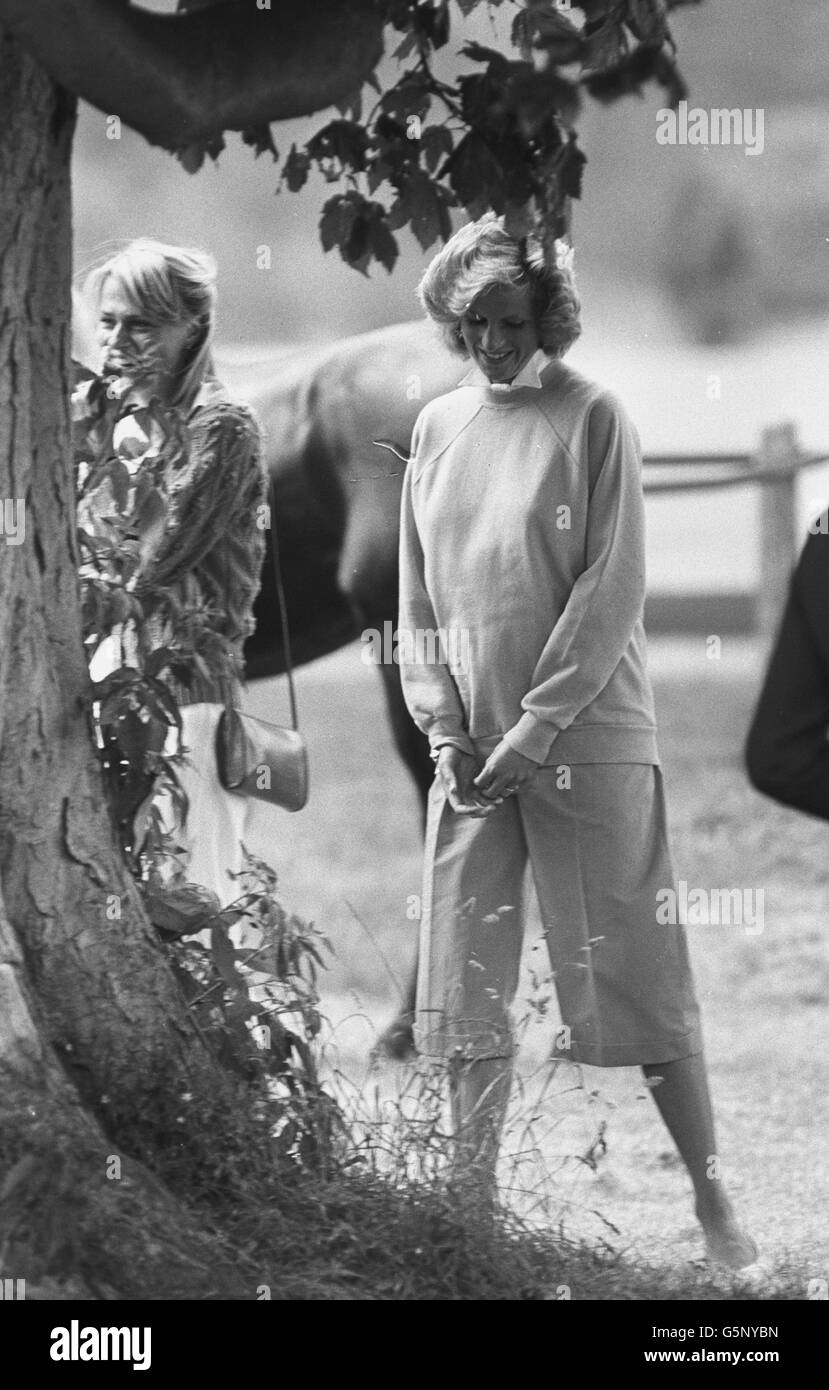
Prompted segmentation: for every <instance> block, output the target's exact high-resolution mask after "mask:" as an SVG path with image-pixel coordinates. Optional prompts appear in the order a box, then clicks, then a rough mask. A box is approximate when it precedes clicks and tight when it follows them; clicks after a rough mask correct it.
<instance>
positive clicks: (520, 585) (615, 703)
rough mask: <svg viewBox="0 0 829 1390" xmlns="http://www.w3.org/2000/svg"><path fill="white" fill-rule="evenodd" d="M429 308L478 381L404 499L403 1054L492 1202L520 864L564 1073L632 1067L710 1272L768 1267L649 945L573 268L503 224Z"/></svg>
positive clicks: (630, 484)
mask: <svg viewBox="0 0 829 1390" xmlns="http://www.w3.org/2000/svg"><path fill="white" fill-rule="evenodd" d="M420 297H421V301H422V303H423V305H424V307H425V309H426V312H427V313H428V314H429V316H430V317H431V318H432V319H433V320H434V321H435V322H436V323H437V324H438V325H439V326H440V327H441V329H442V331H443V333H444V335H445V337H446V339H447V341H448V343H449V345H450V347H451V348H452V349H453V350H454V351H456V352H457V353H458V354H459V355H460V356H462V357H465V358H468V359H471V370H470V371H469V372H468V374H467V375H466V376H464V378H463V380H462V381H461V383H460V385H459V386H458V387H457V389H456V390H454V391H451V392H449V393H448V394H447V395H445V396H441V397H439V398H438V399H436V400H433V401H431V402H430V403H429V404H428V405H427V406H426V407H425V408H424V410H423V411H422V412H421V414H420V416H419V417H418V420H417V424H416V426H415V432H414V436H413V443H412V457H411V460H410V462H409V466H408V468H407V471H406V477H405V481H404V487H403V498H402V524H401V552H400V594H401V598H400V615H399V630H400V639H399V640H400V647H399V654H400V666H401V675H402V679H403V688H404V692H405V696H406V701H407V704H408V707H409V710H410V712H411V714H412V717H413V719H414V720H415V722H416V724H417V725H418V727H419V728H420V729H421V730H422V731H423V732H424V733H425V734H426V735H427V736H428V738H429V741H430V744H431V747H432V755H433V757H434V759H435V761H436V764H437V766H436V775H435V781H434V784H433V786H432V789H431V792H430V797H429V810H428V824H427V833H426V850H425V872H424V893H423V914H422V936H421V948H420V970H419V977H418V999H417V1012H416V1016H415V1022H416V1027H415V1035H416V1040H417V1044H418V1048H419V1050H420V1051H421V1052H422V1053H424V1054H425V1055H430V1056H434V1057H440V1058H444V1059H447V1060H449V1059H454V1062H455V1065H454V1066H453V1067H452V1068H451V1074H452V1075H453V1077H454V1078H455V1079H454V1080H453V1084H452V1100H453V1113H454V1125H455V1130H456V1137H457V1152H458V1156H459V1162H460V1163H461V1165H462V1171H464V1172H465V1173H466V1174H474V1175H475V1177H476V1179H477V1180H479V1181H481V1180H482V1181H483V1182H484V1184H485V1186H489V1185H490V1184H492V1183H493V1182H494V1172H495V1161H496V1157H497V1149H498V1143H499V1139H500V1132H501V1129H502V1126H503V1120H504V1114H505V1111H506V1105H507V1100H508V1095H509V1088H510V1081H511V1074H512V1062H511V1059H512V1055H513V1050H514V1043H513V1038H512V1034H511V1028H510V1020H509V1009H510V1005H511V1004H512V1002H513V999H514V996H515V991H516V987H517V982H518V971H519V963H520V957H521V946H522V935H523V906H522V882H523V877H524V871H525V868H526V864H527V861H529V864H530V866H531V870H532V877H533V881H534V885H535V889H536V893H537V895H538V899H539V904H540V908H541V915H542V921H543V924H544V930H545V937H546V941H547V946H548V949H549V954H550V960H551V965H552V969H553V971H554V974H555V984H556V990H557V994H558V999H559V1005H560V1009H561V1015H562V1021H563V1024H564V1027H563V1028H562V1029H561V1030H560V1031H559V1034H558V1038H559V1043H560V1046H559V1049H558V1050H559V1053H560V1055H561V1056H563V1057H567V1058H569V1059H570V1060H572V1061H574V1062H577V1063H587V1064H590V1065H591V1066H599V1067H618V1066H640V1067H641V1068H642V1070H643V1072H644V1074H645V1076H646V1077H647V1078H648V1080H649V1081H650V1082H651V1083H652V1091H653V1095H654V1099H655V1101H656V1104H657V1106H658V1108H659V1110H660V1112H661V1114H662V1117H663V1119H664V1121H665V1123H666V1124H667V1127H668V1129H669V1130H670V1133H671V1135H672V1136H673V1138H674V1141H675V1142H676V1145H677V1148H678V1149H679V1152H680V1154H681V1155H682V1158H683V1160H684V1161H685V1164H686V1167H687V1169H688V1172H689V1175H690V1177H691V1181H692V1183H693V1186H694V1192H695V1197H696V1212H697V1215H698V1218H699V1220H700V1222H701V1225H702V1228H703V1232H704V1235H705V1238H706V1242H707V1247H708V1251H709V1254H710V1256H711V1257H712V1258H713V1259H715V1260H717V1261H718V1262H721V1263H724V1264H726V1265H728V1266H731V1267H734V1268H738V1267H741V1266H744V1265H746V1264H749V1263H751V1262H752V1261H753V1260H754V1259H755V1258H756V1254H757V1251H756V1247H755V1246H754V1243H753V1241H752V1240H751V1239H750V1237H748V1236H747V1235H746V1234H745V1233H744V1232H743V1231H742V1230H741V1228H740V1226H739V1225H738V1223H737V1220H736V1218H735V1215H734V1212H733V1209H732V1206H731V1203H730V1201H729V1199H728V1197H727V1196H726V1193H725V1191H724V1188H723V1183H722V1180H721V1178H720V1177H719V1176H715V1175H716V1174H718V1173H719V1165H718V1163H717V1162H716V1155H717V1145H716V1141H715V1137H714V1125H713V1118H712V1113H711V1103H710V1099H709V1093H708V1084H707V1078H706V1070H705V1062H704V1059H703V1052H702V1039H701V1034H700V1024H699V1012H698V1008H697V1003H696V999H695V995H694V986H693V980H692V976H691V971H690V966H689V961H688V955H687V950H686V942H685V933H684V929H683V926H682V925H681V924H669V925H664V924H662V923H661V922H660V921H658V920H657V907H658V903H659V902H660V901H663V899H658V898H657V894H658V893H659V890H660V889H665V888H669V887H671V886H672V885H673V883H674V875H673V868H672V864H671V858H670V851H669V846H668V840H667V830H666V816H665V800H664V793H663V786H662V774H661V770H660V766H659V756H658V752H657V746H656V727H655V720H654V708H653V699H652V695H651V688H650V684H649V680H648V676H647V672H646V666H645V634H644V630H643V626H642V610H643V604H644V597H645V563H644V506H643V496H642V483H641V454H640V446H639V440H638V437H637V434H636V431H635V429H634V428H633V426H632V424H631V423H630V421H629V420H628V418H627V415H626V414H625V411H624V409H623V407H622V405H621V404H620V402H619V401H618V400H617V399H616V397H615V396H614V395H613V394H612V393H611V392H609V391H607V390H604V389H602V388H601V387H600V386H597V385H596V384H595V383H593V382H591V381H589V380H587V379H586V378H585V377H582V376H580V375H579V374H578V373H577V372H575V371H573V370H571V369H570V368H569V367H567V366H566V365H565V364H564V362H563V361H562V360H561V359H562V355H563V354H564V352H566V350H567V349H568V348H569V347H570V346H571V345H572V343H573V342H574V341H575V339H576V338H577V337H578V334H579V332H580V324H579V302H578V298H577V296H576V292H575V288H574V284H573V280H572V276H571V274H570V271H569V268H568V267H567V266H566V264H565V263H564V262H562V263H560V264H556V265H551V264H549V263H548V261H547V260H546V259H545V255H544V253H543V251H542V249H541V246H540V245H538V244H536V243H535V242H534V240H532V239H527V240H523V241H519V240H517V239H515V238H514V237H512V236H511V235H509V234H508V233H507V232H506V231H505V230H504V228H503V225H502V221H501V220H500V219H497V218H495V217H493V216H492V215H489V216H487V217H485V218H483V219H481V220H480V221H479V222H475V223H471V224H469V225H467V226H465V227H463V228H461V230H460V231H458V232H457V233H456V234H455V235H454V236H453V237H452V239H451V240H450V241H449V242H448V244H447V245H446V246H445V247H444V248H443V250H442V251H441V252H440V253H439V254H438V255H437V256H436V257H435V258H434V260H433V261H432V263H431V265H430V266H429V268H428V270H427V272H426V274H425V276H424V277H423V280H422V282H421V285H420ZM436 633H439V634H440V640H439V646H438V650H437V652H436V650H435V638H434V636H431V640H430V637H429V635H430V634H432V635H433V634H436ZM435 656H437V658H438V659H434V658H435ZM661 915H662V916H664V913H662V914H661Z"/></svg>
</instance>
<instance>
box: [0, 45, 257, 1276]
mask: <svg viewBox="0 0 829 1390" xmlns="http://www.w3.org/2000/svg"><path fill="white" fill-rule="evenodd" d="M74 122H75V100H74V98H73V97H71V96H70V95H69V94H68V93H66V92H65V91H64V90H62V89H61V88H59V87H57V86H56V85H55V84H54V83H53V82H52V81H51V80H50V79H49V78H48V77H47V76H46V74H45V73H44V72H43V71H42V70H41V69H40V68H38V66H37V65H36V64H35V63H34V62H33V61H32V60H31V59H30V58H28V57H27V56H26V55H25V54H24V53H23V51H22V50H21V49H20V48H19V47H18V46H17V44H16V43H15V42H14V41H13V40H12V39H11V38H10V37H9V36H8V35H6V34H4V33H3V32H2V31H0V514H2V519H3V534H0V1262H3V1261H4V1254H5V1261H4V1264H5V1273H6V1274H7V1275H8V1276H12V1277H20V1278H22V1277H26V1276H27V1275H28V1276H29V1277H30V1278H35V1279H36V1278H37V1277H39V1275H40V1274H42V1273H43V1272H46V1273H54V1272H56V1270H58V1269H59V1268H62V1269H68V1270H71V1271H73V1272H78V1271H81V1272H83V1274H84V1277H85V1279H86V1282H87V1284H89V1285H90V1286H91V1287H92V1288H93V1289H94V1288H95V1287H96V1286H97V1285H99V1284H100V1285H104V1286H106V1287H107V1288H109V1289H112V1290H115V1291H116V1292H119V1293H121V1294H123V1295H124V1296H132V1297H138V1296H142V1292H143V1296H153V1293H152V1292H151V1290H152V1288H155V1290H156V1294H155V1296H159V1297H164V1296H166V1297H175V1296H184V1297H197V1296H200V1295H201V1296H209V1295H210V1292H211V1290H213V1291H216V1290H218V1289H219V1288H221V1290H222V1291H223V1293H224V1296H232V1292H230V1293H229V1291H232V1290H234V1289H235V1291H236V1292H238V1293H241V1294H242V1295H243V1294H244V1289H245V1288H247V1289H248V1296H250V1297H255V1291H254V1289H253V1288H251V1287H250V1285H249V1284H247V1283H245V1284H244V1286H243V1285H242V1284H241V1283H240V1278H241V1276H240V1277H239V1278H236V1277H235V1276H234V1275H232V1274H231V1273H230V1265H229V1264H228V1261H227V1259H226V1257H225V1254H224V1253H223V1252H221V1251H219V1252H218V1253H217V1247H216V1245H215V1243H214V1244H213V1245H211V1246H208V1245H207V1244H206V1243H205V1241H203V1240H202V1238H201V1236H200V1235H199V1233H198V1230H197V1229H196V1228H195V1226H194V1224H193V1222H192V1220H191V1218H189V1217H187V1216H186V1215H185V1214H184V1213H183V1212H182V1211H181V1210H180V1209H179V1208H178V1207H177V1205H176V1204H175V1203H174V1201H173V1199H172V1198H171V1197H170V1195H169V1193H167V1192H166V1191H165V1190H164V1189H163V1188H161V1187H160V1185H159V1184H158V1183H157V1182H156V1181H155V1180H154V1179H152V1178H151V1177H150V1176H149V1175H148V1174H147V1173H146V1172H145V1171H144V1170H142V1169H141V1168H140V1166H139V1165H137V1164H130V1163H129V1162H128V1161H126V1160H125V1161H124V1165H125V1166H124V1168H122V1178H121V1179H120V1180H119V1179H118V1178H117V1177H114V1176H113V1169H114V1167H115V1165H113V1164H112V1163H111V1162H109V1157H110V1156H111V1155H113V1154H115V1153H117V1151H118V1147H117V1146H118V1138H119V1134H124V1133H126V1132H128V1131H127V1130H126V1129H125V1126H127V1125H130V1126H135V1125H136V1124H138V1125H140V1123H141V1121H142V1119H144V1118H145V1117H146V1119H147V1123H148V1124H149V1119H150V1117H151V1116H158V1115H164V1114H169V1113H170V1108H171V1107H173V1106H175V1105H176V1102H177V1099H178V1098H179V1097H180V1096H181V1094H182V1093H183V1092H189V1093H190V1095H191V1096H192V1100H191V1101H190V1102H189V1104H188V1106H187V1107H184V1106H183V1104H182V1103H181V1102H180V1101H179V1103H178V1109H179V1110H182V1109H185V1108H186V1110H187V1113H188V1114H189V1115H192V1116H194V1117H196V1116H198V1115H199V1113H200V1112H201V1114H202V1116H203V1115H204V1114H205V1113H206V1111H207V1110H208V1108H209V1110H210V1112H211V1113H212V1114H215V1112H216V1107H217V1104H221V1102H222V1099H223V1098H224V1097H225V1095H226V1094H227V1092H226V1091H225V1090H224V1089H223V1086H224V1080H223V1077H222V1075H221V1073H220V1071H219V1070H218V1068H217V1066H216V1064H215V1062H214V1060H213V1058H212V1056H211V1055H210V1053H209V1052H208V1050H207V1048H206V1047H205V1046H204V1045H203V1043H202V1041H201V1039H200V1036H199V1034H197V1032H196V1031H195V1029H194V1027H193V1024H192V1022H191V1020H190V1018H189V1016H188V1013H187V1009H186V1007H185V1005H184V1002H183V999H182V997H181V995H180V992H179V990H178V988H177V986H176V983H175V980H174V978H173V976H172V973H171V971H170V969H169V967H168V965H167V963H166V961H165V959H164V957H163V954H162V953H161V951H160V949H159V946H158V942H157V939H156V937H155V934H154V931H153V929H152V927H151V926H150V925H149V923H148V922H147V919H146V917H145V915H144V913H143V911H142V906H141V900H140V897H139V895H138V892H137V889H136V887H135V885H134V883H133V882H132V880H131V878H130V875H129V873H128V871H127V870H126V868H125V865H124V863H123V861H122V857H121V853H120V850H119V848H118V845H117V842H116V838H115V834H114V831H113V826H112V823H111V819H110V815H109V811H108V807H107V804H106V800H105V796H104V790H103V781H102V777H101V773H100V770H99V766H98V762H97V757H96V754H95V750H94V747H93V744H92V739H91V736H90V731H89V724H88V709H89V698H90V688H89V678H88V675H87V669H86V662H85V659H84V652H83V648H82V643H81V623H80V609H79V595H78V582H77V577H76V571H77V559H78V557H77V547H76V540H75V522H74V496H73V486H72V480H71V468H70V450H69V421H68V395H69V365H70V363H69V344H70V283H71V205H70V181H69V164H70V151H71V142H72V134H73V128H74ZM129 1132H134V1129H132V1130H130V1131H129ZM108 1174H109V1176H108ZM127 1178H128V1180H127V1181H125V1180H124V1179H127ZM47 1192H48V1193H49V1202H47V1203H46V1206H47V1207H48V1209H49V1215H50V1220H49V1221H47V1220H46V1218H45V1213H44V1208H43V1203H42V1196H43V1194H44V1193H47ZM39 1198H40V1199H41V1200H40V1202H38V1199H39ZM56 1204H57V1205H56ZM61 1204H62V1205H61ZM35 1212H37V1215H36V1216H35V1215H34V1213H35ZM56 1231H57V1232H60V1233H61V1234H60V1239H58V1240H57V1242H56V1239H55V1233H56ZM73 1231H74V1237H73V1238H72V1239H70V1240H69V1244H68V1245H67V1243H66V1238H67V1237H70V1236H72V1232H73ZM73 1239H74V1248H73ZM67 1251H68V1252H69V1254H67ZM171 1251H172V1253H171ZM10 1252H11V1253H10ZM13 1259H16V1260H17V1261H18V1262H19V1261H23V1260H25V1261H29V1262H30V1266H27V1267H24V1268H21V1267H19V1264H18V1267H17V1268H12V1267H11V1262H12V1260H13ZM197 1266H198V1268H197Z"/></svg>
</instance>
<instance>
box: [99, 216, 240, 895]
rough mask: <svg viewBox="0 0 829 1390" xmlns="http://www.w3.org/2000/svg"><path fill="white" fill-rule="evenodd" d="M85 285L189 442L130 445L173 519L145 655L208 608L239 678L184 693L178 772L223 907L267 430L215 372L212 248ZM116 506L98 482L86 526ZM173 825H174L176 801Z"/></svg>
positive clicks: (125, 379)
mask: <svg viewBox="0 0 829 1390" xmlns="http://www.w3.org/2000/svg"><path fill="white" fill-rule="evenodd" d="M86 293H87V295H88V296H89V297H90V298H91V300H92V303H93V306H94V308H95V311H96V316H97V340H98V347H99V349H100V353H101V361H100V371H101V373H102V374H103V376H105V377H113V378H116V379H117V380H118V384H119V386H120V387H121V389H122V390H123V389H126V390H128V392H129V399H130V400H131V401H135V402H136V403H137V404H138V405H141V404H142V403H144V404H146V403H147V402H149V401H150V400H152V399H153V398H155V399H156V400H157V401H158V402H159V404H160V406H161V407H162V409H166V410H169V411H171V412H172V413H173V415H174V417H175V418H176V419H178V420H179V421H182V422H183V424H184V434H185V436H186V440H185V447H184V449H182V450H181V451H178V452H177V451H173V455H172V457H171V458H170V459H167V460H165V459H164V457H163V455H162V456H161V457H159V455H158V452H157V451H156V453H155V455H154V451H153V447H152V441H151V440H149V439H148V440H146V444H147V448H146V450H145V452H144V453H143V456H142V453H141V442H140V441H139V443H138V445H136V444H135V443H134V441H132V440H130V439H127V440H126V441H122V443H125V447H126V452H127V456H130V453H131V454H132V458H131V464H132V466H131V468H130V471H131V473H133V474H134V475H135V474H136V472H137V469H139V468H141V467H145V466H149V467H152V468H153V469H154V478H155V483H156V486H157V487H158V488H159V490H160V492H161V494H162V496H163V497H164V500H165V503H166V510H165V515H164V519H163V525H162V526H160V527H159V528H158V529H157V532H156V533H155V534H152V535H151V536H150V538H149V539H146V538H145V540H144V541H143V542H142V545H141V560H140V564H139V568H138V571H137V573H136V574H135V575H134V576H133V579H132V581H131V588H132V590H133V592H135V594H136V595H137V596H138V597H139V598H140V599H141V602H142V607H143V612H144V619H145V621H144V624H143V633H142V642H143V646H144V654H145V655H146V651H147V649H148V648H149V649H153V648H157V647H160V646H163V645H165V644H166V642H167V640H168V639H169V631H170V621H171V618H170V615H171V613H173V612H175V611H176V609H181V608H184V607H187V606H190V607H191V608H192V606H193V605H194V604H196V605H198V606H199V607H201V609H202V611H206V612H207V614H209V619H208V621H209V625H210V626H211V627H212V628H213V630H214V631H215V633H216V634H218V635H219V636H220V637H221V638H222V639H224V640H223V643H222V646H223V648H224V651H225V653H226V656H227V654H229V656H230V665H231V667H232V668H233V675H232V677H230V679H229V682H228V679H227V678H224V679H219V678H218V675H217V670H218V668H217V669H216V670H213V671H211V670H210V667H209V664H208V665H204V663H202V671H201V672H200V673H199V672H193V673H192V674H191V675H190V676H189V677H188V679H187V682H186V684H185V685H181V684H180V685H179V686H178V688H177V689H176V694H177V698H178V702H179V704H180V706H181V713H182V720H183V743H184V745H185V747H186V748H187V749H188V750H189V756H188V759H187V762H186V763H185V764H184V765H183V766H181V767H180V768H179V769H178V770H177V771H178V776H179V781H180V783H181V785H182V787H183V789H184V791H185V793H186V795H187V797H188V801H189V808H188V814H187V822H186V847H187V849H188V852H189V864H188V872H187V876H188V878H189V879H191V880H192V881H193V882H196V883H201V884H203V885H204V886H205V887H208V888H211V889H212V890H213V891H214V892H215V893H216V894H217V896H218V898H219V900H220V902H221V904H222V905H223V906H224V905H226V904H227V903H228V902H229V901H231V900H232V899H233V898H234V897H235V896H237V892H236V889H235V886H234V883H233V880H232V879H230V877H229V876H228V872H227V871H228V869H239V868H241V849H240V841H241V840H242V838H243V837H244V826H245V815H246V802H245V799H244V798H243V797H242V796H240V795H238V794H236V793H233V792H229V791H226V790H225V789H224V788H223V787H222V786H221V784H220V783H219V781H218V777H217V774H216V759H215V752H214V749H215V732H216V723H217V721H218V718H219V714H220V712H221V702H222V701H223V700H224V698H225V696H226V695H227V694H230V696H231V698H234V697H238V694H239V682H240V681H241V678H242V675H243V658H242V648H243V644H244V641H245V639H246V637H248V636H249V634H250V633H251V632H252V630H253V627H254V620H253V602H254V599H255V597H256V594H257V592H258V589H259V582H260V575H261V569H262V563H263V558H264V549H265V531H264V525H265V523H266V518H267V508H266V507H265V505H264V503H265V496H266V478H265V473H264V467H263V463H262V448H261V436H260V430H259V426H258V424H257V421H256V419H255V417H254V416H253V414H252V412H251V411H250V410H249V409H248V408H247V407H246V406H245V405H242V404H241V403H240V402H238V401H235V400H233V399H232V398H231V397H230V396H229V395H228V393H227V391H226V390H225V389H224V387H223V386H222V384H221V383H220V382H219V381H218V380H217V378H216V375H215V371H214V367H213V359H212V343H213V331H214V315H215V300H216V290H215V265H214V263H213V261H212V259H211V258H210V257H209V256H206V255H205V254H203V253H202V252H199V251H193V250H187V249H183V248H180V247H174V246H167V245H163V244H161V243H159V242H155V241H151V240H148V239H140V240H138V241H134V242H132V243H131V244H130V245H129V246H127V247H126V249H124V250H123V251H121V252H120V253H119V254H117V255H116V256H114V257H112V258H111V259H110V260H108V261H107V262H106V263H105V264H104V265H102V266H101V267H100V268H99V269H98V270H97V271H95V272H94V274H93V276H92V277H91V278H90V281H89V282H88V284H87V286H86ZM80 389H83V387H81V388H80ZM123 423H124V422H122V424H123ZM118 429H119V426H116V430H118ZM92 432H93V431H90V433H92ZM137 433H138V435H139V436H140V433H141V432H140V430H139V431H137ZM116 443H117V439H116ZM92 481H94V480H92V479H90V482H92ZM110 505H111V493H108V492H107V490H106V489H103V488H98V489H95V488H94V487H93V488H91V489H87V490H86V491H85V492H83V493H82V495H81V499H80V502H79V522H80V524H81V526H83V525H84V523H85V522H86V523H87V524H89V523H91V524H92V525H93V526H94V521H95V514H96V510H99V511H104V510H105V509H106V508H107V506H110ZM130 640H131V638H130V633H129V632H125V631H124V630H120V631H118V632H116V633H113V634H112V635H111V636H110V637H109V638H108V639H106V640H105V641H104V642H103V643H102V644H101V645H99V647H98V649H97V651H96V653H95V657H94V659H93V661H92V664H91V672H92V675H93V677H94V679H96V680H101V679H103V677H104V676H105V675H106V674H107V673H108V672H109V671H111V670H113V669H115V668H116V667H117V666H120V665H122V664H124V663H125V662H126V663H129V664H134V662H133V661H132V660H131V657H130ZM132 640H133V641H134V639H132ZM226 666H227V661H225V669H226ZM165 819H168V820H169V819H171V809H170V807H169V805H165Z"/></svg>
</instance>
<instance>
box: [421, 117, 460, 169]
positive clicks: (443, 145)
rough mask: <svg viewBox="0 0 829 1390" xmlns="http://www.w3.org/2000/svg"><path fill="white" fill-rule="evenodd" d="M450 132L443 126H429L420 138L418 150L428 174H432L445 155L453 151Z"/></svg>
mask: <svg viewBox="0 0 829 1390" xmlns="http://www.w3.org/2000/svg"><path fill="white" fill-rule="evenodd" d="M454 144H455V142H454V140H453V139H452V132H451V130H449V128H448V126H445V125H429V126H426V128H425V130H424V131H423V132H422V134H421V136H420V149H421V151H422V154H423V160H424V163H425V165H426V168H427V169H428V170H429V173H430V174H434V173H435V171H436V169H437V168H438V165H439V164H440V163H441V161H442V160H443V159H444V157H445V156H446V155H450V154H451V153H452V150H453V149H454Z"/></svg>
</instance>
